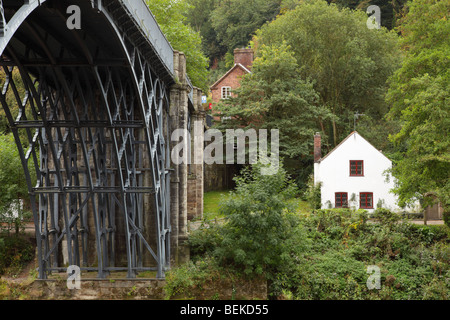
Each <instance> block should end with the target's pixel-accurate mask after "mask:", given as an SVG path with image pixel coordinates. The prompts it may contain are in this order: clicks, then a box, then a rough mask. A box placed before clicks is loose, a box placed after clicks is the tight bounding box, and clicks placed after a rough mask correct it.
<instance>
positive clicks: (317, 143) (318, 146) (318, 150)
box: [314, 132, 322, 162]
mask: <svg viewBox="0 0 450 320" xmlns="http://www.w3.org/2000/svg"><path fill="white" fill-rule="evenodd" d="M320 158H322V138H321V136H320V132H316V134H315V135H314V162H319V160H320Z"/></svg>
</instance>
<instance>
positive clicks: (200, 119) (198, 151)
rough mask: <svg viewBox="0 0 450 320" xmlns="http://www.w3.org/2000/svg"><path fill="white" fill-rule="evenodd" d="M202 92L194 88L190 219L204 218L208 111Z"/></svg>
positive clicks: (188, 214) (189, 174) (189, 190)
mask: <svg viewBox="0 0 450 320" xmlns="http://www.w3.org/2000/svg"><path fill="white" fill-rule="evenodd" d="M201 95H202V92H201V91H200V90H199V89H197V88H194V99H193V100H194V108H195V111H194V112H193V113H192V115H191V123H192V125H191V146H192V150H191V163H190V164H189V172H188V187H187V190H188V194H187V202H188V208H187V216H188V220H192V219H202V218H203V150H204V136H205V134H204V133H205V119H206V113H205V111H204V110H203V107H202V104H201V101H202V100H201V99H202V97H201Z"/></svg>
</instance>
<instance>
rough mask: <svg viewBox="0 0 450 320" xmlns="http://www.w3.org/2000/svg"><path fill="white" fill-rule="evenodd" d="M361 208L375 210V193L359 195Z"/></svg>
mask: <svg viewBox="0 0 450 320" xmlns="http://www.w3.org/2000/svg"><path fill="white" fill-rule="evenodd" d="M359 207H360V208H361V209H373V192H361V193H360V194H359Z"/></svg>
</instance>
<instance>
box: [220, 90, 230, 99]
mask: <svg viewBox="0 0 450 320" xmlns="http://www.w3.org/2000/svg"><path fill="white" fill-rule="evenodd" d="M221 97H222V99H228V98H229V97H231V87H222V96H221Z"/></svg>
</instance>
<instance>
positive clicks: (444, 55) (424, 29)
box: [387, 0, 450, 212]
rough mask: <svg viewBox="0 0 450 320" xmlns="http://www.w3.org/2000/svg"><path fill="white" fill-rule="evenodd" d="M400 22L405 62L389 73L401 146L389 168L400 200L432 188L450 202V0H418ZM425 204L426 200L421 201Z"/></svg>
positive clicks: (393, 115) (394, 138) (446, 203)
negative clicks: (399, 127)
mask: <svg viewBox="0 0 450 320" xmlns="http://www.w3.org/2000/svg"><path fill="white" fill-rule="evenodd" d="M408 8H409V12H408V14H407V15H406V17H405V18H404V20H403V21H402V23H401V24H400V26H399V28H398V31H399V32H401V34H402V41H401V45H402V48H403V50H404V52H405V54H406V57H405V59H404V61H403V64H402V66H401V68H400V69H399V70H397V72H396V73H395V74H394V75H393V76H392V77H391V79H390V81H389V83H390V88H389V92H388V95H387V101H388V102H389V103H391V104H392V109H391V110H390V112H389V115H388V116H389V118H391V119H398V120H399V121H400V122H401V125H402V128H401V130H400V131H399V132H398V133H397V134H395V135H392V137H391V139H392V141H393V142H395V143H396V144H397V145H398V146H403V149H402V150H401V151H400V155H399V159H398V161H396V163H395V166H394V168H393V175H394V176H395V177H396V178H397V180H398V184H397V186H396V189H395V192H396V193H397V194H398V195H399V199H400V202H401V204H405V203H408V202H411V201H413V200H414V199H417V198H418V199H420V200H426V199H425V198H424V196H425V195H426V193H428V192H433V193H435V194H436V195H437V197H438V199H439V200H440V201H441V203H442V204H443V205H444V210H445V211H446V212H448V211H449V209H450V208H449V207H450V183H449V175H450V139H449V133H450V94H449V92H450V58H449V57H450V43H449V41H448V39H449V37H450V23H449V22H448V18H449V12H450V2H449V1H432V0H416V1H413V2H409V3H408ZM427 204H429V203H427V202H425V203H424V205H427Z"/></svg>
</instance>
